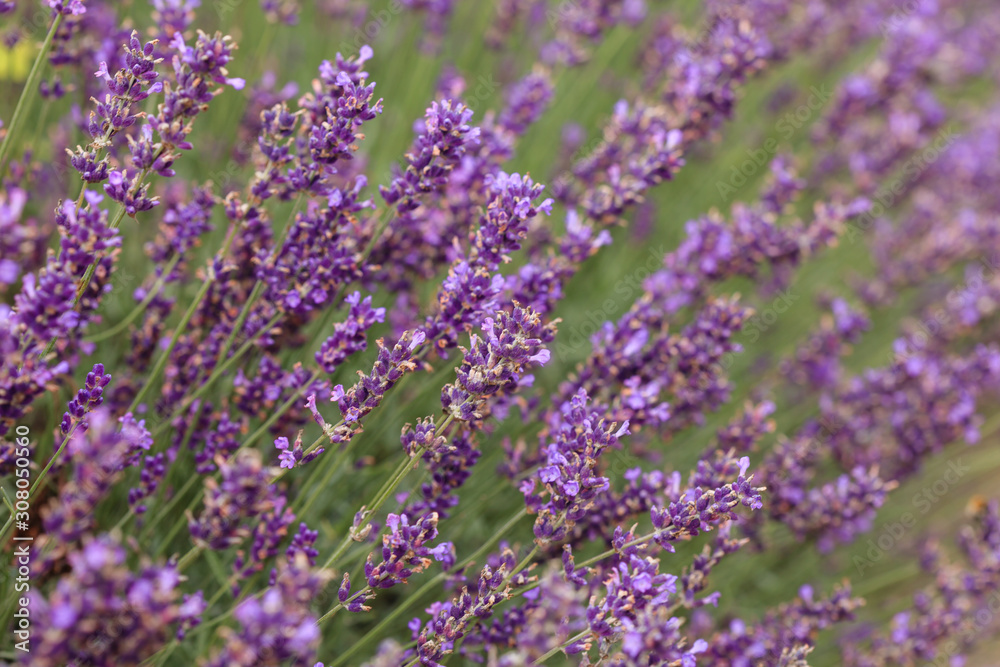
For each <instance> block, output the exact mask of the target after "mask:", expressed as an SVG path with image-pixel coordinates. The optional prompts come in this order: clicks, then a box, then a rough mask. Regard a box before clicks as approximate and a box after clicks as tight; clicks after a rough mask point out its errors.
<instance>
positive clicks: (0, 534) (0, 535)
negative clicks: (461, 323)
mask: <svg viewBox="0 0 1000 667" xmlns="http://www.w3.org/2000/svg"><path fill="white" fill-rule="evenodd" d="M79 425H80V421H77V422H75V423H74V424H73V427H72V428H70V430H69V433H67V434H66V437H65V438H63V441H62V442H61V443H59V448H58V449H57V450H56V451H55V453H53V454H52V456H50V457H49V461H48V463H46V464H45V467H44V468H42V469H41V471H39V473H38V476H37V477H35V481H34V482H32V484H31V488H29V489H28V499H29V500H30V499H31V498H33V497H34V496H35V491H37V490H38V487H39V486H40V485H41V484H42V481H43V480H44V479H45V476H46V475H47V474H48V472H49V469H50V468H51V467H52V464H53V463H55V462H56V459H57V458H59V455H60V454H62V451H63V450H64V449H65V448H66V444H67V443H68V442H69V441H70V438H72V437H73V434H74V433H76V427H77V426H79ZM13 524H14V514H13V513H11V515H10V516H9V517H7V521H6V522H5V523H4V525H3V528H2V529H0V542H6V541H7V531H8V530H9V529H10V527H11V526H12V525H13Z"/></svg>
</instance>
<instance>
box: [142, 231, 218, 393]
mask: <svg viewBox="0 0 1000 667" xmlns="http://www.w3.org/2000/svg"><path fill="white" fill-rule="evenodd" d="M235 238H236V227H235V226H233V227H231V228H230V230H229V236H228V238H227V239H226V242H225V243H224V244H223V246H222V249H221V250H219V256H224V255H225V254H226V252H227V251H228V250H229V246H230V245H231V244H232V242H233V239H235ZM214 282H215V272H214V271H213V270H212V269H211V268H209V269H208V270H207V271H206V273H205V279H204V280H203V281H202V283H201V287H200V288H199V289H198V293H197V294H196V295H195V297H194V299H192V301H191V305H190V306H188V309H187V312H185V313H184V316H183V317H182V318H181V321H180V322H179V323H178V324H177V328H176V329H174V333H173V335H172V336H171V337H170V344H169V345H167V349H165V350H164V351H163V353H162V354H161V355H160V358H159V359H158V360H157V361H156V366H154V367H153V370H151V371H150V372H149V376H148V377H147V378H146V382H145V384H143V385H142V389H140V390H139V392H138V393H137V394H136V395H135V398H133V399H132V404H131V405H130V406H129V408H128V412H135V409H136V407H138V405H139V404H140V403H141V402H142V399H143V398H145V397H146V394H148V393H149V390H150V389H152V388H153V384H154V383H155V382H156V381H157V379H158V378H159V375H160V373H161V372H162V371H163V369H164V368H165V367H166V365H167V362H168V361H170V353H171V352H173V350H174V347H175V346H176V345H177V341H178V340H179V339H180V337H181V335H182V334H183V333H184V331H185V329H187V325H188V322H190V321H191V318H192V317H194V313H195V311H196V310H198V307H199V306H200V305H201V301H202V299H204V298H205V295H206V294H208V290H210V289H211V288H212V283H214Z"/></svg>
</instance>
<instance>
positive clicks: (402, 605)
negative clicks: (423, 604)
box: [317, 508, 527, 667]
mask: <svg viewBox="0 0 1000 667" xmlns="http://www.w3.org/2000/svg"><path fill="white" fill-rule="evenodd" d="M526 514H527V511H526V510H525V509H523V508H522V509H520V510H518V512H517V513H516V514H515V515H514V516H512V517H511V518H510V519H508V520H507V523H505V524H504V525H503V526H502V527H501V528H500V530H499V531H498V532H497V533H496V534H494V535H493V537H491V538H490V539H489V540H487V541H486V542H485V543H484V544H483V545H482V546H480V547H479V548H478V549H476V550H475V551H474V552H473V553H472V555H470V556H469V557H468V558H466V559H465V560H463V561H462V562H461V563H459V564H457V565H454V566H453V567H452V568H451V569H450V570H447V571H445V572H440V573H438V574H437V575H436V576H434V577H433V578H432V579H429V580H428V581H427V582H426V583H424V585H423V586H421V587H420V588H419V589H417V591H416V592H415V593H414V594H413V595H409V596H407V597H406V599H405V600H401V601H400V602H399V603H398V604H395V605H394V606H393V608H392V611H391V612H389V614H388V615H387V616H385V617H384V618H383V619H382V620H381V621H380V622H379V623H378V625H376V626H375V627H373V628H372V629H371V630H369V631H368V632H366V633H365V634H364V636H362V637H361V638H360V639H359V640H358V641H356V642H354V644H352V645H351V647H350V648H348V649H347V650H346V651H344V652H343V653H341V654H340V655H339V656H338V657H337V659H336V660H334V661H333V662H332V663H330V666H329V667H340V665H342V664H344V663H345V662H346V661H347V660H348V659H349V658H350V657H351V656H353V655H354V654H355V653H357V652H358V651H359V650H361V649H362V648H363V647H364V646H366V645H367V644H369V643H370V642H372V641H374V640H375V639H377V638H378V637H379V636H380V635H381V633H382V631H383V630H385V629H386V628H388V627H389V626H390V625H392V623H393V622H395V620H396V619H397V618H399V617H400V616H402V615H403V614H405V613H406V611H407V610H408V609H410V608H411V607H412V606H413V605H415V604H416V603H417V602H418V601H419V600H420V599H421V598H423V596H424V595H425V594H426V593H428V592H429V591H430V590H431V589H432V588H434V587H435V586H437V585H438V584H440V583H441V582H443V581H444V580H445V578H447V577H448V575H449V574H452V573H453V572H458V571H460V570H462V569H464V568H466V567H468V566H469V564H471V563H474V562H475V561H476V560H477V559H479V558H480V557H481V556H482V555H483V554H485V553H486V552H487V551H489V550H490V549H492V548H493V547H494V546H496V544H497V543H498V542H499V541H500V540H501V539H502V538H503V536H504V535H505V534H507V533H508V532H509V531H510V529H511V528H513V527H514V526H515V525H517V522H518V521H520V520H521V519H522V518H524V516H525V515H526ZM323 618H326V616H324V617H323ZM323 618H320V619H319V621H317V623H318V624H321V623H322V622H323Z"/></svg>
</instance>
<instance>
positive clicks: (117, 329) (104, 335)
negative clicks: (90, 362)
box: [83, 255, 181, 343]
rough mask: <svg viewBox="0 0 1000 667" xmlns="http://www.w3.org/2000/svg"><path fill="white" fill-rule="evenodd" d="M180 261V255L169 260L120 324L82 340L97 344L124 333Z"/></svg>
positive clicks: (161, 287)
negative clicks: (150, 286) (144, 294)
mask: <svg viewBox="0 0 1000 667" xmlns="http://www.w3.org/2000/svg"><path fill="white" fill-rule="evenodd" d="M180 259H181V256H180V255H174V258H173V259H172V260H170V262H168V263H167V265H166V266H165V267H163V272H162V273H161V274H160V277H159V278H158V279H157V280H156V282H155V283H154V284H153V287H152V288H150V290H149V291H148V292H147V293H146V296H145V297H144V298H143V299H142V301H140V302H139V304H138V305H137V306H136V307H135V308H134V309H133V310H132V312H130V313H129V314H128V315H126V316H125V318H124V319H123V320H122V321H121V322H119V323H118V324H116V325H115V326H113V327H111V328H110V329H106V330H104V331H102V332H100V333H96V334H94V335H93V336H86V337H85V338H84V339H83V340H84V341H86V342H88V343H97V342H100V341H102V340H106V339H108V338H111V337H112V336H115V335H117V334H119V333H121V332H122V331H124V330H125V327H127V326H128V325H129V324H131V323H132V322H133V320H135V318H137V317H139V315H140V314H142V313H143V312H144V311H145V310H146V306H148V305H149V303H150V301H152V300H153V299H155V298H156V295H157V294H159V292H160V290H161V289H163V285H164V283H165V282H166V280H167V276H169V275H170V273H171V272H172V271H173V270H174V267H176V266H177V263H178V262H179V261H180Z"/></svg>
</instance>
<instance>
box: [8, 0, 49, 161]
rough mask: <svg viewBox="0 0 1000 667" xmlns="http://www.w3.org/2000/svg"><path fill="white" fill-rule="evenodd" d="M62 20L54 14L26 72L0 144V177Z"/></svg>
mask: <svg viewBox="0 0 1000 667" xmlns="http://www.w3.org/2000/svg"><path fill="white" fill-rule="evenodd" d="M62 20H63V15H62V14H61V13H59V14H56V16H55V18H54V19H52V25H51V26H50V27H49V32H48V34H46V35H45V41H44V42H42V48H41V49H40V50H39V51H38V55H37V56H35V62H34V63H32V65H31V70H30V71H29V72H28V78H27V80H26V81H25V82H24V88H23V89H21V96H20V97H19V98H18V99H17V106H16V107H14V115H12V116H11V117H10V123H9V124H8V125H7V136H6V137H5V138H4V140H3V143H0V176H2V175H3V174H4V173H5V172H6V171H7V163H8V162H9V160H10V155H11V151H12V150H13V148H14V145H15V144H16V143H17V140H18V138H19V136H18V135H20V133H21V126H22V125H23V124H24V119H25V116H26V114H27V112H28V108H29V107H30V106H31V104H32V102H34V98H35V93H36V92H37V91H38V79H39V78H40V77H41V76H42V70H43V69H44V68H45V61H46V59H47V58H48V57H49V51H50V50H51V49H52V40H53V38H54V37H55V36H56V31H57V30H58V29H59V26H60V25H61V24H62Z"/></svg>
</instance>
